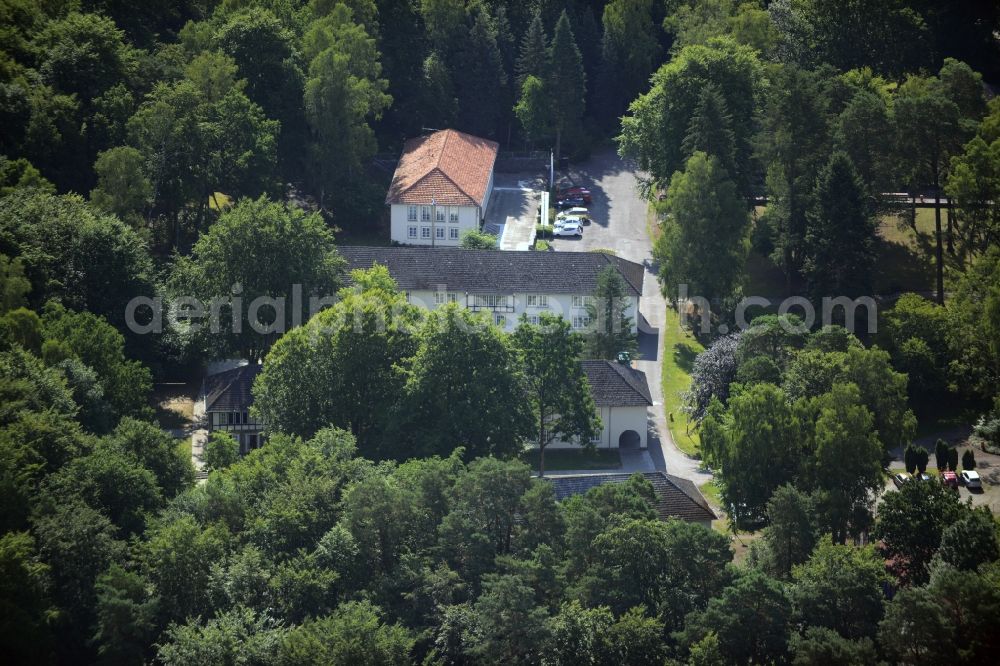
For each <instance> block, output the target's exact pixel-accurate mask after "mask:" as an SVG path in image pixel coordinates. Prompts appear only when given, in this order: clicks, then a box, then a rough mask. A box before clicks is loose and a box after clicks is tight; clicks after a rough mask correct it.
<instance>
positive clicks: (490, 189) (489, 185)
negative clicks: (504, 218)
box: [479, 169, 493, 220]
mask: <svg viewBox="0 0 1000 666" xmlns="http://www.w3.org/2000/svg"><path fill="white" fill-rule="evenodd" d="M492 196H493V170H492V169H491V170H490V181H489V182H488V183H487V184H486V197H485V198H484V199H483V207H482V209H481V210H480V211H479V215H480V219H481V220H485V219H486V211H487V210H489V207H490V198H491V197H492Z"/></svg>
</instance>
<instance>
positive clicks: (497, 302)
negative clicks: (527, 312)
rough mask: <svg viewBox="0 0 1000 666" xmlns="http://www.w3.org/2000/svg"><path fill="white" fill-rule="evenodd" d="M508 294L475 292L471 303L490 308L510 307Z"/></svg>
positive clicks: (478, 306)
mask: <svg viewBox="0 0 1000 666" xmlns="http://www.w3.org/2000/svg"><path fill="white" fill-rule="evenodd" d="M510 299H511V297H510V296H501V295H500V294H476V295H475V297H474V299H473V304H474V305H475V306H476V307H477V308H491V309H494V310H497V309H500V308H508V307H511V303H510Z"/></svg>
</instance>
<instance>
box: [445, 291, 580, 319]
mask: <svg viewBox="0 0 1000 666" xmlns="http://www.w3.org/2000/svg"><path fill="white" fill-rule="evenodd" d="M524 300H525V306H527V307H529V308H538V309H541V310H544V309H546V308H548V307H549V296H548V294H525V297H524ZM457 302H458V292H457V291H447V292H445V291H436V292H434V305H444V304H445V303H457ZM591 302H592V297H591V296H573V307H575V308H582V307H586V306H588V305H590V304H591ZM472 305H473V307H477V308H484V309H493V308H512V307H514V297H513V296H508V295H499V294H475V295H473V300H472ZM533 319H534V320H537V319H538V316H537V315H534V316H533ZM532 323H535V324H537V323H538V322H537V321H532Z"/></svg>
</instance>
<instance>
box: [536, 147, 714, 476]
mask: <svg viewBox="0 0 1000 666" xmlns="http://www.w3.org/2000/svg"><path fill="white" fill-rule="evenodd" d="M568 175H569V177H570V178H571V179H572V180H573V182H574V183H575V184H577V185H582V186H585V187H587V188H589V189H590V191H591V195H592V197H593V203H592V204H591V206H590V211H591V217H592V218H593V221H592V222H591V223H590V225H588V226H587V227H585V228H584V232H583V238H582V239H575V238H557V239H555V240H554V242H553V246H554V248H555V250H556V251H557V252H558V251H573V250H576V251H587V250H593V249H596V248H606V249H610V250H614V251H615V254H617V255H618V256H619V257H622V258H624V259H628V260H630V261H635V262H638V263H641V264H643V265H645V266H646V278H645V281H644V283H643V293H642V298H641V299H640V301H639V312H640V313H641V319H640V321H639V353H640V355H641V359H640V360H639V361H637V362H636V366H637V367H638V368H639V369H640V370H642V371H643V372H645V373H646V379H647V380H648V382H649V390H650V393H651V394H652V397H653V401H654V405H653V407H652V408H651V409H650V423H649V428H650V430H649V435H648V440H649V459H650V461H651V463H652V465H653V466H654V467H655V468H656V469H664V470H666V471H667V472H668V473H669V474H674V475H676V476H680V477H682V478H685V479H690V480H691V481H694V482H695V483H696V484H698V485H700V484H702V483H705V482H706V481H708V480H709V479H711V478H712V477H711V475H710V474H708V473H706V472H702V471H699V469H698V461H696V460H693V459H691V458H689V457H687V456H686V455H685V454H683V453H682V452H681V451H680V450H679V449H678V448H677V447H676V446H675V445H674V442H673V439H671V437H670V431H669V430H668V429H667V423H666V418H665V414H664V411H663V394H662V389H661V383H660V377H661V375H662V367H661V363H660V361H661V359H660V356H661V353H662V350H661V348H660V347H661V344H660V335H659V332H660V329H662V328H663V326H664V322H665V318H666V309H665V308H666V302H665V301H664V299H663V296H662V295H661V294H660V287H659V284H658V283H657V281H656V273H655V271H654V270H653V266H652V260H653V243H652V240H651V239H650V238H649V234H648V233H647V230H646V210H647V206H646V201H645V200H643V199H642V197H640V196H639V190H638V187H637V181H636V172H635V169H634V167H633V166H631V165H629V164H628V163H626V162H625V161H623V160H622V159H621V158H619V157H618V155H617V154H616V153H615V152H614V151H613V150H605V151H602V152H599V153H596V154H595V155H594V156H593V157H592V158H591V159H590V160H588V161H587V162H586V163H584V164H581V165H576V166H574V168H572V169H571V170H570V172H569V174H568Z"/></svg>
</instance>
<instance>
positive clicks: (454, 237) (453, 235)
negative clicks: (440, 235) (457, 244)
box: [448, 227, 458, 240]
mask: <svg viewBox="0 0 1000 666" xmlns="http://www.w3.org/2000/svg"><path fill="white" fill-rule="evenodd" d="M448 238H450V239H452V240H458V229H456V228H455V227H452V228H451V229H449V230H448Z"/></svg>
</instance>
